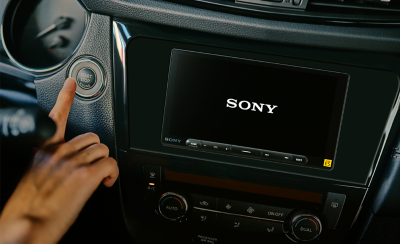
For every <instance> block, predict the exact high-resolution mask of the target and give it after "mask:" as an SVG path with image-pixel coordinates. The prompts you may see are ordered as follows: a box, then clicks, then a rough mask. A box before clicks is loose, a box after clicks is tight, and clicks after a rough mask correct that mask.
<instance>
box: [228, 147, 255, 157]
mask: <svg viewBox="0 0 400 244" xmlns="http://www.w3.org/2000/svg"><path fill="white" fill-rule="evenodd" d="M232 154H233V155H238V156H242V157H252V158H260V157H261V150H260V149H255V148H249V147H240V146H232Z"/></svg>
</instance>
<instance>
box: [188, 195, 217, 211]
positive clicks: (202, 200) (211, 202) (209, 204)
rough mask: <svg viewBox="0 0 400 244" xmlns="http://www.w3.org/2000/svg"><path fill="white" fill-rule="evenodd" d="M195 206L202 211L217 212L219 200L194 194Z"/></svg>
mask: <svg viewBox="0 0 400 244" xmlns="http://www.w3.org/2000/svg"><path fill="white" fill-rule="evenodd" d="M192 198H193V206H194V207H197V208H202V209H209V210H216V209H217V198H216V197H209V196H203V195H198V194H192Z"/></svg>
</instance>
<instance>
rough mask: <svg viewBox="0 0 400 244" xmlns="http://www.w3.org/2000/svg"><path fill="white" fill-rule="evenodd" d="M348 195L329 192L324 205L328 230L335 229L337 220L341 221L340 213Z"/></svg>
mask: <svg viewBox="0 0 400 244" xmlns="http://www.w3.org/2000/svg"><path fill="white" fill-rule="evenodd" d="M345 200H346V195H344V194H338V193H333V192H329V193H328V195H327V197H326V200H325V206H324V215H325V217H326V220H327V221H326V228H327V229H328V230H332V229H335V227H336V224H337V222H338V221H339V217H340V214H341V212H342V208H343V205H344V202H345Z"/></svg>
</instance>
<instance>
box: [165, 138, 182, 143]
mask: <svg viewBox="0 0 400 244" xmlns="http://www.w3.org/2000/svg"><path fill="white" fill-rule="evenodd" d="M165 141H169V142H175V143H180V142H181V140H179V139H173V138H168V137H165Z"/></svg>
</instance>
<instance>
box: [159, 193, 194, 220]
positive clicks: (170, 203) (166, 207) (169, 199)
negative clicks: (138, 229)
mask: <svg viewBox="0 0 400 244" xmlns="http://www.w3.org/2000/svg"><path fill="white" fill-rule="evenodd" d="M187 210H188V204H187V202H186V199H185V198H184V197H183V196H181V195H179V194H178V193H175V192H166V193H164V194H163V195H162V196H161V198H160V201H159V202H158V211H159V212H160V214H161V216H163V217H164V218H165V219H168V220H171V221H178V220H180V219H182V218H183V217H184V216H185V214H186V212H187Z"/></svg>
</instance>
